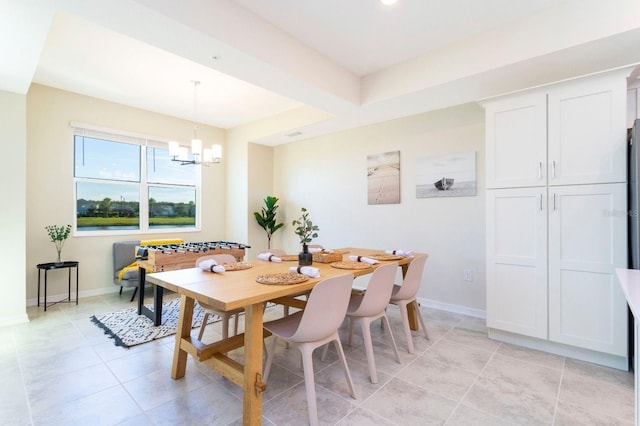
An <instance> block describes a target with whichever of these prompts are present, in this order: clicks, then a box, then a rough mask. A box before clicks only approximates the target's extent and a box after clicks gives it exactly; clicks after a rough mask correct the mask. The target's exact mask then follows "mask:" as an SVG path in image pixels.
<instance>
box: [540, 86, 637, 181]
mask: <svg viewBox="0 0 640 426" xmlns="http://www.w3.org/2000/svg"><path fill="white" fill-rule="evenodd" d="M548 101H549V115H548V129H549V142H548V176H549V181H548V183H549V185H572V184H582V183H607V182H624V181H626V179H627V176H626V169H625V162H626V145H625V144H624V141H626V138H627V127H626V118H627V115H626V114H627V112H626V108H627V83H626V79H624V78H620V77H617V76H616V78H611V76H603V77H597V78H594V77H592V78H590V79H587V80H585V81H582V80H579V81H577V82H572V83H570V84H566V85H562V86H559V87H556V88H554V89H553V90H549V92H548ZM621 141H622V143H621Z"/></svg>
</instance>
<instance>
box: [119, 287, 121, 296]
mask: <svg viewBox="0 0 640 426" xmlns="http://www.w3.org/2000/svg"><path fill="white" fill-rule="evenodd" d="M119 294H120V296H122V286H120V293H119Z"/></svg>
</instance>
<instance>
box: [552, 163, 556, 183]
mask: <svg viewBox="0 0 640 426" xmlns="http://www.w3.org/2000/svg"><path fill="white" fill-rule="evenodd" d="M551 177H552V178H553V179H555V178H556V162H555V161H552V162H551Z"/></svg>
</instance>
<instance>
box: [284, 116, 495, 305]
mask: <svg viewBox="0 0 640 426" xmlns="http://www.w3.org/2000/svg"><path fill="white" fill-rule="evenodd" d="M396 150H399V151H400V161H401V202H400V204H388V205H367V155H368V154H377V153H382V152H388V151H396ZM468 151H475V152H476V176H477V195H476V196H474V197H457V198H422V199H417V198H416V196H415V175H416V159H418V158H423V157H431V156H439V155H444V154H451V153H456V152H468ZM273 170H274V171H273V173H274V191H273V192H274V194H273V195H276V196H278V197H279V198H281V206H282V207H281V210H280V212H281V214H282V216H281V218H280V219H281V220H282V221H284V222H285V224H286V227H285V228H283V230H282V231H279V232H283V234H282V238H283V248H285V249H286V250H287V251H288V252H291V253H297V252H298V251H299V241H298V240H297V236H296V235H295V234H294V233H293V231H292V228H291V226H290V222H291V220H293V219H294V218H296V217H298V216H299V215H300V208H301V207H306V208H307V209H308V210H309V211H310V213H311V219H312V220H313V221H314V223H317V224H318V225H319V227H320V232H319V238H318V239H317V242H318V243H321V244H323V245H324V246H325V247H329V248H332V247H333V248H336V247H348V246H351V247H374V248H379V249H411V250H414V251H418V252H425V253H428V254H429V260H428V262H427V266H426V269H425V275H424V278H423V283H422V288H421V290H420V294H419V297H420V298H422V299H423V301H426V302H428V303H432V304H434V305H436V306H443V307H446V308H447V309H452V310H458V311H463V312H467V313H470V314H476V315H483V314H484V311H485V266H484V264H485V223H484V222H485V202H484V111H483V110H482V108H481V107H480V106H478V105H476V104H467V105H463V106H459V107H455V108H449V109H445V110H440V111H435V112H431V113H426V114H421V115H416V116H412V117H407V118H402V119H397V120H393V121H389V122H385V123H380V124H376V125H371V126H366V127H362V128H358V129H354V130H350V131H345V132H341V133H336V134H333V135H328V136H323V137H318V138H314V139H310V140H307V141H303V142H297V143H295V144H288V145H281V146H278V147H275V149H274V164H273ZM314 242H316V241H314ZM464 269H471V270H472V271H473V278H474V280H473V281H472V282H470V283H469V282H466V281H464V280H463V270H464Z"/></svg>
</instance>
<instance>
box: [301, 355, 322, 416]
mask: <svg viewBox="0 0 640 426" xmlns="http://www.w3.org/2000/svg"><path fill="white" fill-rule="evenodd" d="M298 348H299V349H300V352H301V353H302V369H303V371H304V387H305V390H306V392H307V407H308V408H309V423H310V424H311V425H312V426H316V425H317V424H318V407H317V405H316V384H315V380H314V378H313V357H312V355H313V349H311V348H310V347H309V346H308V345H304V344H302V345H300V346H299V347H298Z"/></svg>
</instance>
